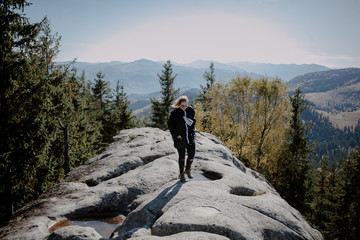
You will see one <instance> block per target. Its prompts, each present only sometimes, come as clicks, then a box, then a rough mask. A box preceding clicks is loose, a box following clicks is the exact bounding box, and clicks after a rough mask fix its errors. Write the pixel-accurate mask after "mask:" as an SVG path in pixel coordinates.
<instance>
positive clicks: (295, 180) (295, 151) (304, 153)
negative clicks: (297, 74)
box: [271, 89, 313, 214]
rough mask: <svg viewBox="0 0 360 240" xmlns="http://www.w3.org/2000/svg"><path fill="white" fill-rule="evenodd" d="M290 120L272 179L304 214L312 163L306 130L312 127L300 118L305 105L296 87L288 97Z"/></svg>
mask: <svg viewBox="0 0 360 240" xmlns="http://www.w3.org/2000/svg"><path fill="white" fill-rule="evenodd" d="M290 101H291V113H292V114H291V120H290V128H289V130H288V141H287V142H286V144H285V146H283V149H284V150H283V152H282V154H281V156H280V158H279V159H278V160H277V163H276V167H275V170H274V171H273V175H272V177H271V182H272V183H273V185H274V187H275V188H276V189H277V190H278V192H279V193H280V195H281V196H282V197H284V199H285V200H286V201H287V202H288V203H289V204H290V205H292V206H293V207H295V208H296V209H298V210H299V211H300V212H302V213H303V214H304V213H305V210H306V209H307V207H306V204H307V201H306V196H307V193H308V192H309V187H308V185H307V184H308V182H309V173H310V171H311V169H312V162H311V161H310V159H309V156H310V154H311V153H313V146H312V145H310V144H309V139H308V137H307V133H308V132H309V131H310V130H311V126H309V125H308V124H306V123H303V122H302V121H301V120H300V117H301V114H302V113H303V112H304V110H305V109H306V108H307V106H308V104H307V101H306V100H305V97H304V95H302V94H301V91H300V90H299V89H297V90H295V93H294V95H293V96H292V97H290Z"/></svg>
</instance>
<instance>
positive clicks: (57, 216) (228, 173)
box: [0, 128, 322, 240]
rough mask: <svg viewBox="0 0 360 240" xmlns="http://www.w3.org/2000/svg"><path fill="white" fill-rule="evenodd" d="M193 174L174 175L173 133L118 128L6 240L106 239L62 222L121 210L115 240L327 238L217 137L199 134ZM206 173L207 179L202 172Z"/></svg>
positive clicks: (19, 219) (24, 212)
mask: <svg viewBox="0 0 360 240" xmlns="http://www.w3.org/2000/svg"><path fill="white" fill-rule="evenodd" d="M196 144H197V145H196V147H197V149H196V156H195V160H194V163H193V171H194V175H195V178H194V180H190V181H188V182H186V183H181V182H179V181H178V179H177V175H178V163H177V152H176V150H175V148H174V147H173V142H172V139H171V136H170V133H169V132H168V131H167V132H165V131H162V130H160V129H155V128H137V129H129V130H123V131H121V132H120V133H119V134H118V135H117V136H115V137H114V138H113V142H112V143H111V144H110V145H109V147H108V148H107V149H106V151H104V152H103V153H101V154H100V155H98V156H96V157H94V158H92V159H90V160H88V161H87V162H86V163H85V164H84V165H83V166H81V167H79V168H76V169H74V170H73V171H71V172H70V173H69V174H68V175H67V176H66V178H65V179H64V182H62V183H59V184H57V185H56V186H54V187H53V188H51V189H49V190H48V191H47V192H45V193H44V194H43V195H42V196H40V198H39V199H38V200H36V201H34V202H32V203H30V204H28V205H27V206H25V207H24V208H22V209H21V210H20V211H18V212H17V213H16V215H15V217H14V218H13V219H12V220H11V221H10V223H9V224H8V225H7V226H5V227H4V228H2V229H0V238H1V239H108V238H109V237H110V236H107V237H104V236H101V235H100V234H99V233H98V232H97V231H96V230H95V229H94V228H91V227H84V226H77V225H71V226H64V227H61V228H57V229H55V230H54V231H53V232H52V233H50V231H51V229H52V227H53V226H54V225H55V224H57V223H59V222H61V221H63V220H67V219H69V220H74V219H82V218H86V217H90V216H91V217H94V216H95V217H105V216H121V217H122V218H123V219H124V221H123V223H122V224H120V225H118V226H117V227H116V229H115V230H114V231H113V233H112V234H111V238H112V239H136V240H142V239H170V240H171V239H219V240H223V239H233V240H235V239H322V236H321V234H320V233H319V232H318V231H317V230H315V229H313V228H311V227H310V226H309V224H308V223H307V222H306V221H305V220H304V218H303V217H302V216H301V214H300V213H299V212H298V211H297V210H296V209H294V208H292V207H291V206H290V205H289V204H288V203H287V202H286V201H285V200H283V199H282V198H281V197H280V196H279V194H278V193H277V192H276V190H275V189H274V188H273V187H272V186H271V184H269V183H268V182H267V181H266V179H265V178H264V177H263V176H262V175H260V174H258V173H257V172H255V171H253V170H251V169H249V168H246V167H245V166H244V165H243V164H242V163H241V162H240V161H239V160H238V159H237V158H236V157H235V156H234V154H233V153H232V152H231V151H230V150H229V149H228V148H226V147H225V146H224V144H223V143H222V142H221V141H220V140H219V139H217V138H216V137H215V136H213V135H211V134H207V133H203V132H200V133H197V136H196ZM205 177H206V178H205Z"/></svg>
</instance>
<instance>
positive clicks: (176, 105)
mask: <svg viewBox="0 0 360 240" xmlns="http://www.w3.org/2000/svg"><path fill="white" fill-rule="evenodd" d="M183 101H187V102H189V99H188V97H187V96H180V97H179V98H178V99H176V101H175V103H174V104H173V105H172V107H173V108H179V107H180V104H181V102H183Z"/></svg>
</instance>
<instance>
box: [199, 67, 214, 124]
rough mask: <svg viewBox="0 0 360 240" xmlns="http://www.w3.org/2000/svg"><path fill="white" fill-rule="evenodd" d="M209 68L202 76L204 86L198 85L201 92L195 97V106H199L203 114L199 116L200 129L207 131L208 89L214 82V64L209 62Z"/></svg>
mask: <svg viewBox="0 0 360 240" xmlns="http://www.w3.org/2000/svg"><path fill="white" fill-rule="evenodd" d="M209 68H210V70H209V72H205V73H204V75H203V77H204V79H205V81H206V86H205V87H204V86H202V85H200V88H201V92H200V94H199V96H198V98H197V99H196V102H197V103H196V104H197V106H196V108H197V109H199V108H201V110H202V112H203V116H202V117H201V119H200V121H201V125H202V129H203V130H204V131H208V130H209V128H210V123H209V121H210V119H209V118H210V116H209V111H210V110H211V109H210V104H209V103H210V99H209V97H210V96H209V94H208V91H209V90H210V89H211V88H212V87H213V85H214V83H215V70H214V64H213V63H211V64H210V67H209Z"/></svg>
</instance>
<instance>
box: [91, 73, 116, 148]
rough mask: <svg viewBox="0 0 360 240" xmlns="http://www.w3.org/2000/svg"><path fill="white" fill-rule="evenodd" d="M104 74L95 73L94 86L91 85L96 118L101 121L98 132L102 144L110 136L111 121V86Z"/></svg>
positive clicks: (106, 141) (104, 144) (104, 143)
mask: <svg viewBox="0 0 360 240" xmlns="http://www.w3.org/2000/svg"><path fill="white" fill-rule="evenodd" d="M104 78H105V75H103V74H102V73H101V72H98V73H97V74H96V79H95V83H94V86H93V87H92V92H93V98H94V102H95V104H96V106H97V107H96V109H97V114H98V116H97V120H99V121H100V122H101V126H100V129H101V131H100V133H101V135H102V139H103V140H102V142H103V146H104V147H105V146H106V145H107V143H109V141H110V139H111V137H112V126H111V125H112V123H111V120H110V118H111V97H112V96H111V88H110V86H109V82H107V81H105V80H104Z"/></svg>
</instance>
